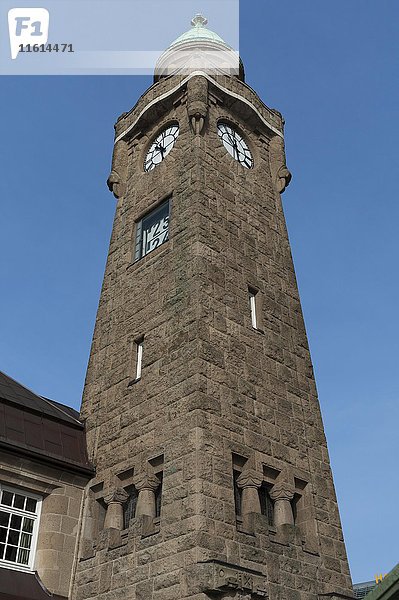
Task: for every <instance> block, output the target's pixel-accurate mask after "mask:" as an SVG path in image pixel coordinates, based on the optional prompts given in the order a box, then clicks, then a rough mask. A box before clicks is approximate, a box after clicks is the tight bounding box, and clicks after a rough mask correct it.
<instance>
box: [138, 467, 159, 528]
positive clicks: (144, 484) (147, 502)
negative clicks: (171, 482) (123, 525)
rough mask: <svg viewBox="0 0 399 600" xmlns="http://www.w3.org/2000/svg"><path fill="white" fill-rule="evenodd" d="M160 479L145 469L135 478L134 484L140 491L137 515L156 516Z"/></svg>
mask: <svg viewBox="0 0 399 600" xmlns="http://www.w3.org/2000/svg"><path fill="white" fill-rule="evenodd" d="M160 483H161V482H160V480H159V479H158V477H157V476H156V475H155V474H154V473H152V472H151V471H143V472H141V473H139V474H138V475H136V477H134V478H133V485H134V486H135V488H136V490H137V491H138V493H139V497H138V499H137V506H136V517H140V516H143V515H145V516H148V517H152V518H154V517H155V514H156V510H155V492H156V490H157V489H158V486H159V485H160Z"/></svg>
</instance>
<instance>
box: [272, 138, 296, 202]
mask: <svg viewBox="0 0 399 600" xmlns="http://www.w3.org/2000/svg"><path fill="white" fill-rule="evenodd" d="M269 148H270V170H271V173H272V179H273V185H274V188H275V190H276V192H277V193H278V194H282V193H283V192H284V190H285V189H286V187H288V185H289V183H290V181H291V179H292V175H291V173H290V171H289V169H288V167H287V164H286V158H285V148H284V140H283V138H282V137H280V136H279V135H276V136H274V137H273V138H272V139H271V140H270V145H269Z"/></svg>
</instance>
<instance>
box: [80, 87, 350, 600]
mask: <svg viewBox="0 0 399 600" xmlns="http://www.w3.org/2000/svg"><path fill="white" fill-rule="evenodd" d="M198 79H202V78H198ZM197 83H198V87H197V90H196V91H197V92H198V94H199V93H203V92H204V90H206V92H205V94H206V103H205V106H206V108H205V109H204V112H205V115H204V117H203V118H204V127H203V129H202V130H201V131H200V132H198V130H197V131H196V133H195V129H194V130H193V128H194V125H193V122H192V121H191V120H190V93H193V88H194V90H195V89H196V88H195V85H191V84H190V85H188V82H184V80H182V79H179V78H174V77H172V78H170V79H168V80H165V81H161V82H160V83H158V84H156V85H155V86H153V87H152V88H150V90H149V91H148V92H147V94H145V95H144V96H143V97H142V98H141V99H140V101H139V103H138V105H137V106H136V107H135V108H134V109H133V110H132V111H131V112H130V113H129V114H127V115H125V116H123V117H122V118H121V119H120V120H119V121H118V123H117V127H116V134H117V139H119V136H123V132H125V131H128V134H126V135H125V137H124V138H123V140H122V138H121V139H120V141H119V142H118V144H121V143H122V144H123V146H120V145H119V146H117V147H118V148H119V149H118V150H116V151H115V156H116V159H115V158H114V164H113V171H114V174H116V176H117V178H118V188H117V189H116V188H115V187H114V192H115V190H116V192H117V195H119V196H120V197H119V199H118V205H117V210H116V216H115V222H114V229H113V233H112V239H111V244H110V251H109V256H108V262H107V268H106V273H105V278H104V284H103V289H102V293H101V299H100V305H99V310H98V315H97V322H96V328H95V333H94V338H93V345H92V352H91V357H90V363H89V369H88V374H87V379H86V385H85V392H84V400H83V405H82V416H83V418H84V419H85V420H86V426H87V434H88V442H89V458H90V459H91V460H92V461H93V462H94V464H95V465H96V479H95V480H94V481H93V482H91V484H90V491H89V494H88V498H87V502H86V522H85V524H84V528H83V539H82V542H81V548H80V562H79V566H78V570H77V574H76V580H75V587H74V591H73V595H72V597H73V598H74V599H76V600H89V599H92V598H93V599H94V598H95V599H100V600H111V599H112V600H118V599H121V600H122V598H123V599H124V600H125V599H126V598H129V599H130V598H131V599H135V600H144V599H145V600H168V599H169V598H170V599H172V598H173V599H174V600H176V599H179V600H180V599H183V598H193V599H194V598H195V599H196V600H200V599H201V600H204V599H205V598H207V597H212V598H213V597H223V598H233V597H237V598H238V597H240V598H245V599H247V598H250V597H253V598H257V597H259V598H262V597H266V595H269V597H270V598H278V599H280V598H281V600H283V599H287V600H299V599H300V598H301V599H303V600H311V599H315V598H316V596H317V595H318V594H321V593H326V592H331V591H334V592H338V593H343V594H345V593H346V594H349V595H350V594H351V583H350V577H349V570H348V564H347V559H346V554H345V547H344V543H343V537H342V531H341V525H340V520H339V514H338V507H337V502H336V497H335V492H334V486H333V480H332V476H331V471H330V465H329V459H328V452H327V447H326V441H325V436H324V430H323V424H322V420H321V414H320V409H319V404H318V400H317V394H316V388H315V383H314V378H313V371H312V365H311V359H310V354H309V349H308V345H307V339H306V332H305V328H304V323H303V318H302V313H301V307H300V301H299V296H298V290H297V285H296V280H295V274H294V269H293V264H292V258H291V253H290V247H289V241H288V235H287V231H286V226H285V220H284V214H283V209H282V205H281V199H280V194H279V192H281V191H283V189H284V187H285V185H286V183H288V181H289V176H288V172H287V169H286V166H285V157H284V150H283V145H282V138H281V134H282V129H283V127H282V119H281V116H280V115H279V114H278V113H277V112H276V111H271V110H270V109H268V108H267V107H265V105H263V104H262V103H261V101H260V100H259V98H258V97H257V96H256V94H255V93H254V92H253V91H252V90H251V89H250V88H249V87H248V86H246V85H245V84H243V83H242V82H239V81H238V80H234V79H230V78H227V77H221V78H220V79H218V80H217V81H214V82H212V81H210V80H207V81H206V85H204V82H203V81H201V82H200V81H198V82H197ZM194 84H195V82H194ZM190 90H191V91H190ZM168 94H169V95H168ZM237 96H238V97H237ZM240 98H241V99H240ZM157 99H159V102H156V100H157ZM194 117H195V115H194ZM219 119H223V120H226V121H228V122H229V123H232V124H235V126H236V127H237V128H238V129H239V131H240V132H241V134H242V135H244V136H245V138H246V139H247V140H248V143H249V146H250V148H251V151H252V152H253V155H254V160H255V168H254V169H253V170H250V171H249V170H246V169H244V168H243V167H242V166H241V165H239V164H238V163H236V162H235V161H234V160H233V159H232V158H231V157H230V156H229V155H228V154H227V152H226V150H225V148H224V147H223V145H222V143H221V141H220V138H219V137H218V134H217V123H218V120H219ZM171 122H178V123H179V125H180V135H179V137H178V139H177V142H176V145H175V147H174V148H173V150H172V152H171V153H170V154H169V155H168V156H167V158H166V159H165V160H164V161H163V162H162V163H161V164H160V165H159V166H158V167H156V168H155V169H154V170H153V171H151V172H149V173H145V172H144V170H143V163H144V157H145V153H146V151H147V149H148V146H149V144H150V143H151V141H152V140H153V139H154V137H155V136H156V134H157V133H158V132H159V131H160V130H161V129H162V127H163V126H166V125H167V124H169V123H171ZM267 124H268V125H267ZM165 198H170V203H171V211H170V238H169V241H168V242H167V243H165V244H164V245H162V246H160V247H159V248H158V249H156V250H155V251H153V252H152V253H150V254H149V255H148V256H146V257H144V258H143V259H141V260H140V261H138V262H134V246H135V226H136V225H135V224H136V223H137V222H138V221H139V220H140V219H141V218H142V217H143V216H144V215H145V214H146V213H148V212H149V211H150V210H151V209H152V208H153V207H155V206H157V205H158V204H159V203H160V202H161V201H163V200H164V199H165ZM249 289H251V290H256V292H257V294H256V302H257V311H258V316H259V325H258V329H253V327H252V324H251V315H250V310H249V297H248V290H249ZM142 336H144V353H143V371H142V378H141V379H140V380H139V381H137V382H135V383H132V379H133V377H134V374H133V370H134V369H133V365H134V361H133V356H132V353H133V345H132V344H134V341H135V340H137V339H139V338H141V337H142ZM237 469H238V475H240V477H241V480H240V477H239V478H238V482H239V483H240V484H242V487H241V488H240V489H241V492H238V493H241V500H242V506H241V507H240V508H239V509H238V507H237V490H236V498H235V493H234V492H235V490H234V480H233V470H237ZM161 473H162V476H163V477H162V479H163V483H162V498H161V511H160V516H159V517H158V516H157V515H154V514H140V515H138V512H140V511H141V509H140V511H138V509H137V507H136V517H135V518H132V519H131V520H130V522H129V523H123V525H118V526H115V524H118V523H119V524H121V523H122V520H123V505H124V502H125V501H124V500H123V497H124V496H123V493H122V492H121V490H122V491H123V490H124V491H125V492H126V494H128V490H131V488H132V486H133V488H134V487H135V485H136V486H137V485H138V483H137V482H139V481H140V482H141V483H140V485H141V488H140V489H139V488H137V491H138V500H137V502H139V501H140V502H141V500H140V494H141V490H142V489H143V490H145V491H146V494H147V496H146V498H147V499H148V498H149V497H151V494H152V493H155V491H156V488H155V487H154V489H152V488H151V485H150V484H148V483H146V484H143V483H142V482H143V481H144V480H143V477H144V478H145V477H147V478H149V477H152V476H153V475H156V476H157V477H158V476H160V474H161ZM135 482H136V483H135ZM263 484H264V486H266V487H267V489H268V490H270V496H271V498H272V499H273V502H274V511H275V522H274V523H272V524H270V523H269V522H268V518H267V516H266V515H264V514H260V512H261V511H260V503H259V500H257V498H258V496H257V493H258V492H257V490H258V488H259V487H260V486H261V485H263ZM145 485H147V487H145ZM254 490H255V491H254ZM117 497H118V498H119V501H116V498H117ZM141 498H143V496H142V497H141ZM110 507H112V508H110ZM248 507H249V508H248ZM290 511H291V513H290ZM149 512H150V513H151V511H149ZM111 513H112V518H111V516H110V514H111ZM239 513H241V514H239ZM289 513H290V514H291V517H289ZM290 518H291V519H292V521H293V522H288V521H289V520H290ZM110 523H111V525H112V526H111V527H110V526H109V524H110ZM107 525H108V526H107ZM226 569H227V571H226ZM229 569H230V571H229ZM222 571H223V574H222Z"/></svg>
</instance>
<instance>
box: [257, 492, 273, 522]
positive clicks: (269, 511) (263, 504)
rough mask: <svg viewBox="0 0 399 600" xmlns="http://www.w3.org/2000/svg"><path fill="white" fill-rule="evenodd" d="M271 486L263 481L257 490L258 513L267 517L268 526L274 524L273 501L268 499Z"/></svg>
mask: <svg viewBox="0 0 399 600" xmlns="http://www.w3.org/2000/svg"><path fill="white" fill-rule="evenodd" d="M270 488H271V485H270V484H268V483H266V482H265V481H264V482H263V483H262V485H261V487H260V488H259V501H260V511H261V513H262V515H264V516H265V517H267V522H268V524H269V525H273V524H274V504H273V500H272V499H271V498H270V494H269V491H270Z"/></svg>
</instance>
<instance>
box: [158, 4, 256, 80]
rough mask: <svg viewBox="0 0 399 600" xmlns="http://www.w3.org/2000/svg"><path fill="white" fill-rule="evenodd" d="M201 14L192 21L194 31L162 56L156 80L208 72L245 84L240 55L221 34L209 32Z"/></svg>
mask: <svg viewBox="0 0 399 600" xmlns="http://www.w3.org/2000/svg"><path fill="white" fill-rule="evenodd" d="M207 24H208V20H207V19H206V18H205V17H203V16H202V15H201V14H197V15H195V17H194V18H193V20H192V21H191V25H192V27H191V29H190V30H189V31H186V32H185V33H183V34H182V35H180V36H179V37H178V38H177V39H176V40H175V41H174V42H172V43H171V44H170V46H169V47H168V48H167V50H165V52H163V54H161V56H160V57H159V59H158V61H157V63H156V66H155V73H154V81H155V82H157V81H159V80H160V79H162V78H163V77H169V76H170V75H176V74H178V73H180V74H182V73H190V72H193V71H198V70H202V71H207V72H210V73H212V74H227V75H232V76H234V77H238V78H239V79H241V81H245V73H244V66H243V64H242V61H241V59H240V58H239V56H238V54H237V53H236V52H235V51H234V49H233V48H232V47H231V46H229V45H228V44H227V43H226V42H225V41H224V40H223V39H222V38H221V37H220V35H218V34H217V33H215V32H214V31H212V30H211V29H208V28H207V27H206V25H207Z"/></svg>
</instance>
